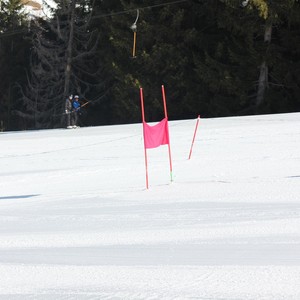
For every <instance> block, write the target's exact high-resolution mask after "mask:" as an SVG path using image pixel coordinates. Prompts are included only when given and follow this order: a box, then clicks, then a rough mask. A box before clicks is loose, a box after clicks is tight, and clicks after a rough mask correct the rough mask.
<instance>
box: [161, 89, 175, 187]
mask: <svg viewBox="0 0 300 300" xmlns="http://www.w3.org/2000/svg"><path fill="white" fill-rule="evenodd" d="M161 90H162V96H163V102H164V111H165V118H166V119H167V131H168V141H169V143H168V149H169V162H170V176H171V182H172V181H173V168H172V158H171V145H170V136H169V122H168V113H167V103H166V93H165V87H164V86H163V85H162V86H161Z"/></svg>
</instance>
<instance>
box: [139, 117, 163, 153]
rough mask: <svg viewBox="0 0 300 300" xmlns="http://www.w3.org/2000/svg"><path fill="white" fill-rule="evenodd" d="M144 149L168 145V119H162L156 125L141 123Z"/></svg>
mask: <svg viewBox="0 0 300 300" xmlns="http://www.w3.org/2000/svg"><path fill="white" fill-rule="evenodd" d="M143 129H144V143H145V148H146V149H150V148H157V147H159V146H161V145H167V144H169V131H168V118H164V119H162V120H161V121H160V122H159V123H158V124H156V125H153V126H151V125H149V124H147V123H146V122H143Z"/></svg>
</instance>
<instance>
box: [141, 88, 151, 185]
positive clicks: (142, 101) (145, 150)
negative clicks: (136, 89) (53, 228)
mask: <svg viewBox="0 0 300 300" xmlns="http://www.w3.org/2000/svg"><path fill="white" fill-rule="evenodd" d="M140 97H141V107H142V120H143V131H144V124H145V122H146V121H145V112H144V96H143V89H142V88H140ZM144 153H145V168H146V188H147V189H149V184H148V159H147V149H146V145H145V136H144Z"/></svg>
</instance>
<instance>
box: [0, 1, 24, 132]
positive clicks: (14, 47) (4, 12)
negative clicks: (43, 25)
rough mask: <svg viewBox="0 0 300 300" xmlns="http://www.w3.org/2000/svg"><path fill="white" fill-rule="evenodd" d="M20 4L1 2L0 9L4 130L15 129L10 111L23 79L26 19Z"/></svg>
mask: <svg viewBox="0 0 300 300" xmlns="http://www.w3.org/2000/svg"><path fill="white" fill-rule="evenodd" d="M22 9H23V5H22V3H21V1H19V0H7V1H2V2H1V9H0V78H1V80H0V90H1V107H0V121H1V127H4V128H3V129H6V130H7V129H14V128H15V125H14V122H15V121H16V120H15V116H14V115H13V110H14V108H15V106H16V99H17V98H18V97H19V93H18V88H17V84H18V83H20V82H22V80H23V78H24V76H25V68H26V64H27V63H26V58H27V51H26V49H27V47H28V43H27V41H26V40H25V39H24V37H25V36H26V33H27V22H26V16H25V15H24V14H23V13H22Z"/></svg>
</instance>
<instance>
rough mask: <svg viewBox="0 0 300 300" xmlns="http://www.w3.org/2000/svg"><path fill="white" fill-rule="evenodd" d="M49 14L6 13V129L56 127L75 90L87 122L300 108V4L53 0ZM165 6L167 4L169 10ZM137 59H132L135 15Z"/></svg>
mask: <svg viewBox="0 0 300 300" xmlns="http://www.w3.org/2000/svg"><path fill="white" fill-rule="evenodd" d="M56 2H57V9H56V10H55V11H53V17H52V18H50V19H47V20H42V19H40V20H31V21H28V20H27V21H26V16H24V15H22V14H21V13H20V11H19V6H20V1H18V0H10V1H7V2H6V4H5V5H2V7H1V12H0V13H1V18H0V19H1V21H0V76H1V81H0V91H1V93H2V97H1V113H0V120H1V124H2V125H1V126H2V127H4V128H5V129H7V130H8V129H28V128H53V127H60V126H63V123H62V120H63V118H64V115H63V111H64V109H63V106H64V101H65V98H66V97H67V96H68V95H69V94H71V93H73V94H74V93H76V94H79V96H80V97H81V99H82V101H83V102H84V103H86V101H89V102H88V104H87V105H86V106H85V107H84V108H83V109H82V111H83V113H84V115H82V116H81V122H82V125H83V126H89V125H103V124H121V123H132V122H140V121H141V113H140V101H139V87H141V86H142V87H143V88H144V96H145V105H146V106H145V109H146V116H147V119H148V121H157V120H159V119H160V118H161V117H162V114H163V109H162V101H161V89H160V87H161V85H162V84H164V85H165V88H166V93H167V101H168V109H169V118H170V119H184V118H195V117H196V116H197V115H198V114H201V115H202V116H205V117H216V116H232V115H246V114H261V113H281V112H294V111H299V110H300V59H299V58H300V3H299V1H297V0H242V1H240V0H210V1H207V0H186V1H173V2H174V3H170V2H172V1H165V2H164V3H163V2H162V1H158V0H151V1H150V0H143V1H140V0H139V1H138V0H132V1H129V0H109V1H108V0H107V1H105V0H102V1H88V0H60V1H56ZM168 3H169V4H168ZM137 9H139V18H138V20H137V23H136V25H137V32H136V38H137V40H136V49H135V50H136V53H135V54H136V56H135V57H132V52H133V51H132V50H133V35H134V33H133V31H132V30H131V29H130V27H131V25H132V24H133V23H134V21H135V20H136V17H137Z"/></svg>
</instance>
